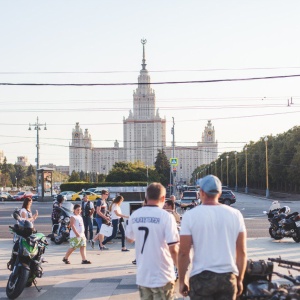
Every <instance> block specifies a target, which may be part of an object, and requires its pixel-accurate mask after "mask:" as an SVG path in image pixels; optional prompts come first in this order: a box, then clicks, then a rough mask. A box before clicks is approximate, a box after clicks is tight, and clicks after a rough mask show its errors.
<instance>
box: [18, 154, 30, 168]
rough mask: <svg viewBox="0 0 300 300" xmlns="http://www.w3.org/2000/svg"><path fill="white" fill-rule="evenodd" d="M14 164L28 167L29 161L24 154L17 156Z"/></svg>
mask: <svg viewBox="0 0 300 300" xmlns="http://www.w3.org/2000/svg"><path fill="white" fill-rule="evenodd" d="M16 165H19V166H22V167H28V166H29V165H30V163H29V162H28V158H27V157H26V156H18V157H17V162H16Z"/></svg>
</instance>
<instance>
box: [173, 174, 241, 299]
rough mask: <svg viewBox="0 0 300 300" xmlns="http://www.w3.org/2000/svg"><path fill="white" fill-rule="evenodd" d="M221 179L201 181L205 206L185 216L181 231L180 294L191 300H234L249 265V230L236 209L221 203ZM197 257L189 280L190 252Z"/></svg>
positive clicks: (239, 292)
mask: <svg viewBox="0 0 300 300" xmlns="http://www.w3.org/2000/svg"><path fill="white" fill-rule="evenodd" d="M221 193H222V184H221V182H220V180H219V178H218V177H216V176H213V175H208V176H205V177H204V178H202V179H201V181H200V198H201V201H202V205H199V206H197V207H195V208H194V209H192V210H190V211H188V212H186V213H185V214H184V215H183V218H182V222H181V231H180V250H179V257H178V266H179V285H180V287H179V291H180V293H181V294H182V295H183V296H185V297H186V296H188V295H189V296H190V299H191V300H195V299H205V300H234V299H236V297H237V296H239V295H241V293H242V290H243V277H244V273H245V269H246V264H247V255H246V253H247V249H246V228H245V223H244V219H243V216H242V214H241V213H240V211H238V210H237V209H234V208H232V207H229V206H227V205H224V204H220V203H219V201H218V199H219V197H220V195H221ZM192 246H193V250H194V256H193V260H192V269H191V273H190V278H189V281H188V280H187V279H186V272H187V269H188V266H189V264H190V250H191V248H192Z"/></svg>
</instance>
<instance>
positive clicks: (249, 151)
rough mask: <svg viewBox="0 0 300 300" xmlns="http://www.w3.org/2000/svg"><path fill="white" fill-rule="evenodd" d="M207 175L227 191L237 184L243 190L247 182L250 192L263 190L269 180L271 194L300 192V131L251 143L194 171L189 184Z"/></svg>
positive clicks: (291, 131) (296, 129) (299, 129)
mask: <svg viewBox="0 0 300 300" xmlns="http://www.w3.org/2000/svg"><path fill="white" fill-rule="evenodd" d="M267 168H268V172H266V170H267ZM207 174H214V175H217V176H218V177H219V178H220V179H222V183H223V185H227V186H229V187H235V186H236V183H237V186H238V188H245V187H246V181H247V187H248V188H250V189H251V188H253V189H266V186H267V177H268V186H269V189H270V190H272V191H278V192H291V193H293V192H294V193H298V192H300V127H299V126H295V127H293V128H292V129H290V130H288V131H287V132H285V133H282V134H278V135H276V136H272V135H269V136H267V139H266V138H265V137H263V138H260V140H259V141H257V142H253V141H251V142H249V144H247V145H245V146H244V147H243V150H242V151H240V152H235V151H231V152H224V153H222V154H221V155H220V156H219V157H218V159H217V160H216V161H214V162H212V163H210V164H206V165H202V166H198V167H197V168H195V170H194V171H193V173H192V180H193V181H196V180H197V179H199V178H201V177H203V176H204V175H207ZM227 174H228V176H227ZM246 175H247V176H246ZM267 175H268V176H267ZM227 178H228V179H227Z"/></svg>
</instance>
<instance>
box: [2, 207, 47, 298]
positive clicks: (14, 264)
mask: <svg viewBox="0 0 300 300" xmlns="http://www.w3.org/2000/svg"><path fill="white" fill-rule="evenodd" d="M13 217H14V219H15V220H17V221H18V224H15V225H14V226H9V228H10V230H11V231H12V232H13V233H15V234H17V236H18V240H17V241H16V243H15V244H14V246H13V251H12V256H11V259H10V261H9V262H8V263H7V268H8V269H9V270H10V271H12V272H11V274H10V276H9V278H8V281H7V286H6V295H7V297H8V298H9V299H15V298H17V297H19V296H20V295H21V293H22V292H23V290H24V288H25V287H30V286H31V285H32V284H34V285H35V287H36V289H37V290H38V291H40V290H41V289H39V288H38V287H37V285H36V278H41V277H42V275H43V268H42V266H41V264H42V263H44V262H45V261H44V260H43V258H42V254H44V252H45V248H46V247H47V245H48V241H47V239H46V237H45V235H44V234H42V233H37V232H36V230H35V229H34V227H33V224H32V223H31V222H29V221H27V220H24V219H22V218H21V217H20V215H19V214H18V213H17V212H14V213H13Z"/></svg>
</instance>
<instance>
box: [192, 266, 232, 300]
mask: <svg viewBox="0 0 300 300" xmlns="http://www.w3.org/2000/svg"><path fill="white" fill-rule="evenodd" d="M236 293H237V282H236V276H235V275H234V274H233V273H214V272H211V271H203V272H201V273H200V274H197V275H194V276H192V277H191V278H190V293H189V296H190V299H191V300H196V299H197V300H198V299H201V300H234V299H236Z"/></svg>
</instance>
